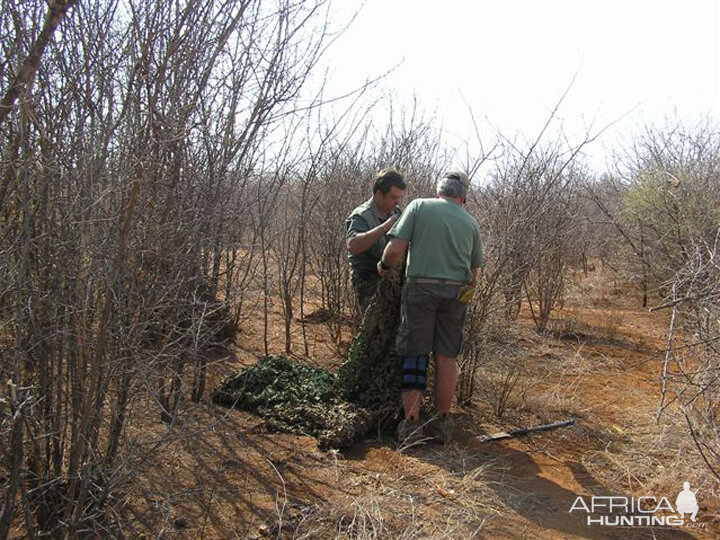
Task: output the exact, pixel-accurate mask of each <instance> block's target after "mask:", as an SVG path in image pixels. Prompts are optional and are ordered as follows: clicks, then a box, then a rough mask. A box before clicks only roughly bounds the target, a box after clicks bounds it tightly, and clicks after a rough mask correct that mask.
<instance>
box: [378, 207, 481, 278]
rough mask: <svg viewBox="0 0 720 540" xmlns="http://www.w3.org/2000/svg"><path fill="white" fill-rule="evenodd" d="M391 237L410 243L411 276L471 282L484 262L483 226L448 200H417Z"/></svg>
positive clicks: (409, 268) (408, 208)
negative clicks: (473, 272) (474, 273)
mask: <svg viewBox="0 0 720 540" xmlns="http://www.w3.org/2000/svg"><path fill="white" fill-rule="evenodd" d="M388 236H395V237H397V238H400V239H402V240H407V241H409V242H410V245H409V248H408V250H409V254H408V264H407V276H408V277H424V278H434V279H450V280H454V281H465V282H469V281H470V280H471V279H472V274H471V272H470V269H471V268H480V267H481V266H482V265H483V257H482V243H481V242H480V226H479V225H478V222H477V221H476V220H475V218H474V217H472V216H471V215H470V214H469V213H468V212H467V210H465V208H463V207H462V206H460V205H458V204H455V203H454V202H452V201H448V200H446V199H442V198H437V199H415V200H414V201H413V202H411V203H410V204H409V205H408V206H407V208H406V209H405V212H403V215H402V217H401V218H400V219H398V220H397V221H396V222H395V225H393V227H392V229H390V231H389V232H388Z"/></svg>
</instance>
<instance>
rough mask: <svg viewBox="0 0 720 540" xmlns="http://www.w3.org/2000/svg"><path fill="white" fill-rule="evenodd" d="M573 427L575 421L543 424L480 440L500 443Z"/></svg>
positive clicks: (502, 432) (500, 433) (499, 433)
mask: <svg viewBox="0 0 720 540" xmlns="http://www.w3.org/2000/svg"><path fill="white" fill-rule="evenodd" d="M573 425H575V420H563V421H562V422H554V423H552V424H543V425H542V426H535V427H529V428H519V429H513V430H512V431H500V432H498V433H493V434H492V435H485V436H484V437H479V439H480V442H490V441H500V440H502V439H510V438H513V437H520V436H522V435H529V434H530V433H537V432H538V431H550V430H551V429H558V428H561V427H567V426H573Z"/></svg>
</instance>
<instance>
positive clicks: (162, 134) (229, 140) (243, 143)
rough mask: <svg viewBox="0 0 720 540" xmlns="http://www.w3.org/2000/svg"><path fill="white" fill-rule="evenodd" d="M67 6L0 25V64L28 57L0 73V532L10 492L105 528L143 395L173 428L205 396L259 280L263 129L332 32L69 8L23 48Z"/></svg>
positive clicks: (246, 14)
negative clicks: (257, 185) (9, 386)
mask: <svg viewBox="0 0 720 540" xmlns="http://www.w3.org/2000/svg"><path fill="white" fill-rule="evenodd" d="M73 4H74V2H59V1H58V2H49V3H45V2H17V3H14V2H8V3H3V7H2V17H1V18H0V25H1V26H2V29H1V30H0V32H1V33H2V34H3V35H15V37H16V39H15V40H13V44H11V43H10V42H8V41H6V40H3V48H2V60H1V63H2V65H3V66H5V67H9V66H20V65H21V64H23V59H24V58H27V59H28V61H29V63H30V64H34V65H31V66H30V67H31V68H32V69H31V71H30V72H26V71H24V70H23V71H22V73H27V74H28V75H23V74H21V76H19V77H15V78H14V79H11V78H10V77H11V76H13V74H14V70H12V69H3V70H2V72H1V73H0V80H1V81H2V83H1V84H2V87H3V89H4V90H5V91H4V93H5V95H6V98H7V99H6V101H5V102H4V103H3V108H2V112H1V113H0V144H1V145H2V150H1V152H2V154H1V156H2V157H1V159H2V161H1V162H0V254H1V255H0V258H2V263H3V264H2V270H1V271H0V273H1V274H2V277H3V278H6V279H4V280H3V285H2V288H1V289H0V295H2V300H3V303H2V307H0V311H1V314H0V320H1V321H3V326H2V329H1V330H0V331H1V332H2V336H1V337H0V340H1V341H2V347H1V349H0V358H1V359H2V362H0V365H2V368H0V369H2V375H3V381H6V380H8V379H12V380H13V384H14V385H15V386H14V387H13V388H14V390H13V391H12V395H10V396H9V397H8V399H9V400H10V401H9V402H10V403H11V408H10V409H9V411H8V412H7V413H4V416H3V422H4V425H3V428H2V429H3V432H2V436H3V439H4V441H3V445H2V451H3V454H4V460H5V462H6V463H8V464H9V467H10V469H11V470H12V471H13V472H12V474H11V478H12V479H14V482H12V483H11V484H10V485H8V486H7V487H6V488H5V492H6V493H5V495H6V499H5V500H6V501H7V504H6V505H5V507H4V508H3V514H2V516H1V517H0V527H2V528H3V529H4V532H3V530H0V533H1V534H0V536H4V535H5V533H6V532H7V529H6V527H7V523H9V522H10V520H11V519H12V517H13V513H14V511H15V506H14V503H15V502H17V500H18V498H19V500H20V501H21V508H22V509H23V511H24V512H25V513H26V517H27V519H26V523H27V525H26V526H27V528H28V533H30V531H31V529H34V530H36V531H38V533H42V534H47V535H53V536H67V537H73V536H75V535H77V534H81V532H82V531H85V532H89V531H94V532H95V533H96V534H100V533H99V531H100V530H102V528H103V527H107V526H108V525H105V524H103V520H102V515H103V506H104V505H107V504H108V503H109V501H110V500H111V494H112V488H113V485H115V483H116V482H117V481H118V479H119V478H121V477H122V476H123V475H126V474H127V473H128V471H127V470H125V469H124V467H123V465H124V463H126V462H125V461H124V460H123V453H124V454H125V455H127V454H128V453H131V452H133V451H134V449H135V441H134V440H133V439H132V438H131V437H129V435H128V434H129V433H130V432H129V431H128V429H127V428H128V418H129V416H131V414H132V412H133V409H134V408H138V407H139V402H140V400H141V399H142V398H141V396H144V397H145V399H147V398H149V399H152V400H154V401H155V403H156V404H157V406H158V408H159V409H160V412H161V414H162V415H163V417H164V418H165V419H166V420H168V421H169V422H171V423H174V422H175V421H176V416H177V413H178V408H179V405H180V404H181V403H182V402H183V401H184V400H185V399H187V398H191V399H193V400H196V401H197V400H200V399H201V398H202V397H203V394H204V390H205V384H206V382H205V381H206V374H205V373H206V362H207V356H206V353H207V351H208V349H210V348H211V347H213V346H216V345H218V344H221V343H223V342H227V340H228V339H230V338H232V334H233V332H234V328H235V323H236V321H237V318H238V316H239V307H238V306H240V305H241V304H242V301H243V294H244V292H243V291H244V290H245V289H244V286H246V285H247V284H248V280H249V279H250V278H251V277H252V276H253V275H254V273H255V266H256V264H257V258H258V257H257V253H258V251H259V244H261V242H258V241H257V240H258V231H259V230H261V229H260V227H257V224H258V223H257V222H254V223H253V219H255V218H257V217H258V215H260V216H261V218H262V219H261V220H260V221H261V222H267V219H266V218H267V213H263V212H262V211H260V212H258V211H257V210H256V209H253V210H251V211H247V212H244V211H243V209H245V208H246V207H247V201H248V200H252V199H251V198H250V197H248V195H249V190H250V188H251V187H252V184H251V181H252V180H253V179H258V178H262V177H263V176H264V175H263V174H261V173H259V172H258V171H261V170H263V169H264V165H265V164H264V163H263V162H262V160H261V157H262V153H261V150H262V149H265V151H266V152H267V151H268V150H267V147H268V146H269V143H268V142H267V139H266V136H267V133H268V129H269V127H270V126H272V125H274V124H275V123H276V121H277V120H278V119H279V118H280V116H279V115H281V114H282V113H287V112H288V111H289V110H290V109H292V108H293V107H294V104H293V100H294V99H295V98H296V97H297V94H298V91H299V89H300V88H301V86H302V84H303V82H304V81H305V79H306V78H307V75H308V73H309V71H310V70H311V69H312V68H313V66H314V65H315V63H316V62H317V59H318V58H319V55H320V54H321V52H322V50H323V49H322V47H323V43H324V42H325V39H326V37H327V35H328V31H327V26H326V25H327V21H326V19H325V17H326V12H325V10H324V3H323V2H322V1H320V2H317V3H301V4H297V3H292V2H280V3H278V4H275V5H274V6H267V5H262V4H261V3H260V2H254V1H242V0H237V1H230V2H222V3H221V2H216V1H213V0H207V1H202V2H185V3H182V2H181V3H172V4H168V3H154V2H134V3H130V4H127V5H123V6H122V8H121V7H120V6H118V4H117V3H115V2H92V3H84V2H83V3H78V4H77V5H76V6H74V7H73V8H72V9H70V10H69V11H67V13H66V17H65V20H64V22H63V23H62V24H61V25H60V26H59V27H58V31H57V36H58V37H57V38H56V39H55V40H52V41H48V42H47V44H46V46H45V50H44V54H43V56H42V59H40V58H39V54H40V53H41V52H42V50H41V49H40V50H38V56H37V57H35V56H33V54H35V53H34V52H32V50H33V49H32V47H33V44H34V43H37V39H36V38H37V37H38V36H39V35H40V33H39V29H40V28H41V27H42V25H43V24H44V22H43V21H47V20H50V19H53V17H58V18H59V17H61V12H64V11H65V10H67V8H69V7H71V6H72V5H73ZM46 6H47V7H48V9H49V11H48V13H47V15H46V9H45V8H46ZM59 14H60V15H59ZM56 22H57V21H56ZM43 39H44V38H43ZM28 54H29V56H28ZM40 60H41V61H40ZM28 65H29V64H28ZM33 73H34V76H33ZM33 82H34V84H32V83H33ZM17 88H20V89H21V91H20V92H17V91H16V89H17ZM8 96H10V97H8ZM257 191H260V192H262V190H261V189H258V190H257ZM11 456H22V457H24V458H25V459H24V460H21V461H17V459H16V458H12V459H11ZM8 460H9V461H8Z"/></svg>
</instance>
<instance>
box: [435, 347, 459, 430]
mask: <svg viewBox="0 0 720 540" xmlns="http://www.w3.org/2000/svg"><path fill="white" fill-rule="evenodd" d="M457 377H458V373H457V362H456V361H455V357H453V356H443V355H441V354H436V355H435V407H436V408H437V412H438V414H439V415H441V416H442V415H445V414H449V413H450V407H451V406H452V402H453V399H454V398H455V385H456V384H457Z"/></svg>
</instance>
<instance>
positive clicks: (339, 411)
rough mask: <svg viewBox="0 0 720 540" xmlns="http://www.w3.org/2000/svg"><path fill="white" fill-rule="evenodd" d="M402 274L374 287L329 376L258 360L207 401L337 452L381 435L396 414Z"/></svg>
mask: <svg viewBox="0 0 720 540" xmlns="http://www.w3.org/2000/svg"><path fill="white" fill-rule="evenodd" d="M401 276H402V271H401V270H400V269H398V270H397V271H395V272H393V273H392V274H391V275H390V276H388V277H386V278H385V279H383V280H381V281H380V284H379V285H378V292H377V294H376V295H375V298H374V299H373V300H372V302H371V303H370V305H369V306H368V308H367V311H366V312H365V316H364V317H363V322H362V325H361V327H360V332H359V333H358V335H357V336H356V337H355V339H354V341H353V344H352V346H351V348H350V353H349V354H348V358H347V360H346V361H345V362H344V363H343V364H342V365H341V366H340V370H339V372H338V374H337V375H335V374H334V373H332V372H330V371H328V370H327V369H323V368H314V367H310V366H307V365H304V364H301V363H299V362H294V361H290V360H287V359H286V358H284V357H282V356H272V357H267V358H263V359H262V360H261V361H260V362H258V363H257V364H255V365H253V366H250V367H249V368H247V369H244V370H241V371H238V372H236V373H233V374H231V375H229V376H227V377H225V379H223V380H222V382H221V383H220V385H219V386H218V387H217V388H216V389H215V390H214V391H213V393H212V399H213V401H214V402H215V403H219V404H223V405H226V406H230V407H237V408H239V409H243V410H247V411H251V412H254V413H257V414H259V415H260V416H262V417H263V418H264V419H265V420H266V422H267V423H268V424H269V425H270V426H272V427H273V428H275V429H278V430H281V431H287V432H290V433H296V434H307V435H312V436H314V437H317V438H318V441H319V444H320V446H321V447H325V448H327V447H333V448H343V447H347V446H350V445H351V444H353V443H354V442H356V441H358V440H360V439H362V438H363V437H364V436H365V435H366V434H367V433H368V432H369V431H370V430H372V429H383V427H384V426H385V424H387V423H391V422H392V421H393V420H395V419H396V416H397V414H398V412H399V410H400V361H399V359H398V357H397V355H395V354H394V342H395V334H396V331H397V327H398V325H399V323H400V289H401V286H402V285H401V281H402V280H401Z"/></svg>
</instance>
